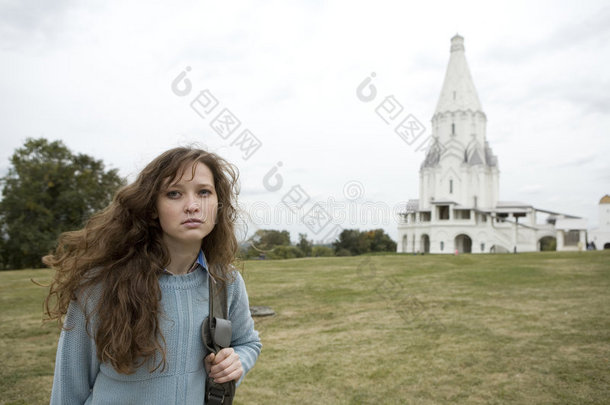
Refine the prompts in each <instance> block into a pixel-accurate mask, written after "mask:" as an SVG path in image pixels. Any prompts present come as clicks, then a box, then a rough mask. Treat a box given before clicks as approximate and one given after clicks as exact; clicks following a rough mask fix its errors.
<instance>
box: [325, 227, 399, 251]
mask: <svg viewBox="0 0 610 405" xmlns="http://www.w3.org/2000/svg"><path fill="white" fill-rule="evenodd" d="M333 248H334V249H335V254H336V255H337V256H346V255H348V253H349V254H351V255H361V254H363V253H368V252H395V251H396V242H394V241H393V240H392V239H391V238H390V236H389V235H388V234H386V233H385V232H384V231H383V229H373V230H370V231H364V232H360V231H359V230H357V229H344V230H343V231H342V232H341V234H340V235H339V239H338V240H337V241H336V242H334V243H333Z"/></svg>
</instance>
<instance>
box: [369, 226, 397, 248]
mask: <svg viewBox="0 0 610 405" xmlns="http://www.w3.org/2000/svg"><path fill="white" fill-rule="evenodd" d="M366 236H367V238H368V239H369V240H370V247H371V252H395V251H396V242H394V241H393V240H392V238H390V236H389V235H388V234H386V233H385V232H384V231H383V229H373V230H372V231H368V232H366Z"/></svg>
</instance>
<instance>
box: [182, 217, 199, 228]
mask: <svg viewBox="0 0 610 405" xmlns="http://www.w3.org/2000/svg"><path fill="white" fill-rule="evenodd" d="M202 223H203V221H201V220H200V219H197V218H189V219H187V220H186V221H183V222H182V225H185V226H186V227H189V228H196V227H198V226H199V225H201V224H202Z"/></svg>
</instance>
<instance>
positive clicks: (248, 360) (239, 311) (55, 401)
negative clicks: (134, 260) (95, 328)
mask: <svg viewBox="0 0 610 405" xmlns="http://www.w3.org/2000/svg"><path fill="white" fill-rule="evenodd" d="M235 274H236V280H235V281H234V282H233V283H231V284H230V285H229V286H228V290H227V292H228V294H227V295H228V310H229V319H230V320H231V323H232V327H233V336H232V339H231V340H232V341H231V347H233V349H234V350H235V352H236V353H237V354H238V355H239V359H240V361H241V364H242V366H243V368H244V376H245V374H246V373H247V372H248V370H250V369H251V368H252V367H253V366H254V363H255V362H256V359H257V358H258V355H259V354H260V350H261V346H262V345H261V343H260V339H259V337H258V333H257V332H256V331H255V330H254V322H253V320H252V317H251V314H250V308H249V304H248V295H247V293H246V288H245V284H244V280H243V279H242V277H241V275H240V274H239V273H238V272H237V271H236V272H235ZM159 285H160V287H161V293H162V298H161V308H162V315H161V316H160V325H161V330H162V332H163V336H164V337H165V341H166V350H167V365H166V367H165V370H163V371H161V368H159V369H157V370H156V371H154V372H152V373H151V372H150V371H149V370H150V365H151V364H152V363H150V362H148V363H146V364H144V365H142V366H141V367H139V368H138V369H137V370H136V372H135V373H134V374H130V375H125V374H119V373H118V372H117V371H115V370H114V368H113V367H112V366H111V365H110V364H106V363H101V364H100V362H99V361H98V359H97V356H96V348H95V341H94V340H93V338H92V336H94V334H93V333H90V334H88V333H87V331H86V329H85V315H84V312H83V305H82V304H83V303H82V302H75V301H73V302H72V303H71V304H70V307H69V308H68V313H67V315H66V320H65V323H64V325H65V328H64V330H62V332H61V335H60V338H59V344H58V348H57V357H56V361H55V377H54V380H53V391H52V394H51V405H73V404H78V405H82V404H87V405H102V404H108V405H110V404H112V405H118V404H120V405H130V404H133V405H140V404H142V405H144V404H146V405H154V404H159V405H161V404H162V405H190V404H193V405H201V404H203V403H204V399H203V398H204V390H205V379H206V372H205V368H204V366H203V358H204V355H205V354H206V352H205V348H204V346H203V343H202V341H201V325H202V322H203V320H204V319H205V318H206V317H207V316H208V312H209V308H208V273H207V271H206V270H205V269H204V268H202V267H199V268H198V269H197V270H196V271H194V272H191V273H189V274H185V275H180V276H173V275H170V274H163V275H161V276H160V278H159ZM94 297H95V294H93V295H92V298H90V299H93V300H95V298H94ZM86 307H87V308H91V307H92V306H91V303H90V302H89V303H88V305H87V306H86ZM102 310H103V309H102ZM92 323H93V324H94V323H95V322H92ZM66 328H70V329H66ZM158 360H159V358H158V359H157V361H158ZM242 379H243V376H242ZM239 382H241V380H240V381H239ZM239 382H238V383H239Z"/></svg>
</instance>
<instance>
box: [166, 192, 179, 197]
mask: <svg viewBox="0 0 610 405" xmlns="http://www.w3.org/2000/svg"><path fill="white" fill-rule="evenodd" d="M166 195H167V197H168V198H178V197H180V193H179V192H177V191H168V192H167V194H166Z"/></svg>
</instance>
